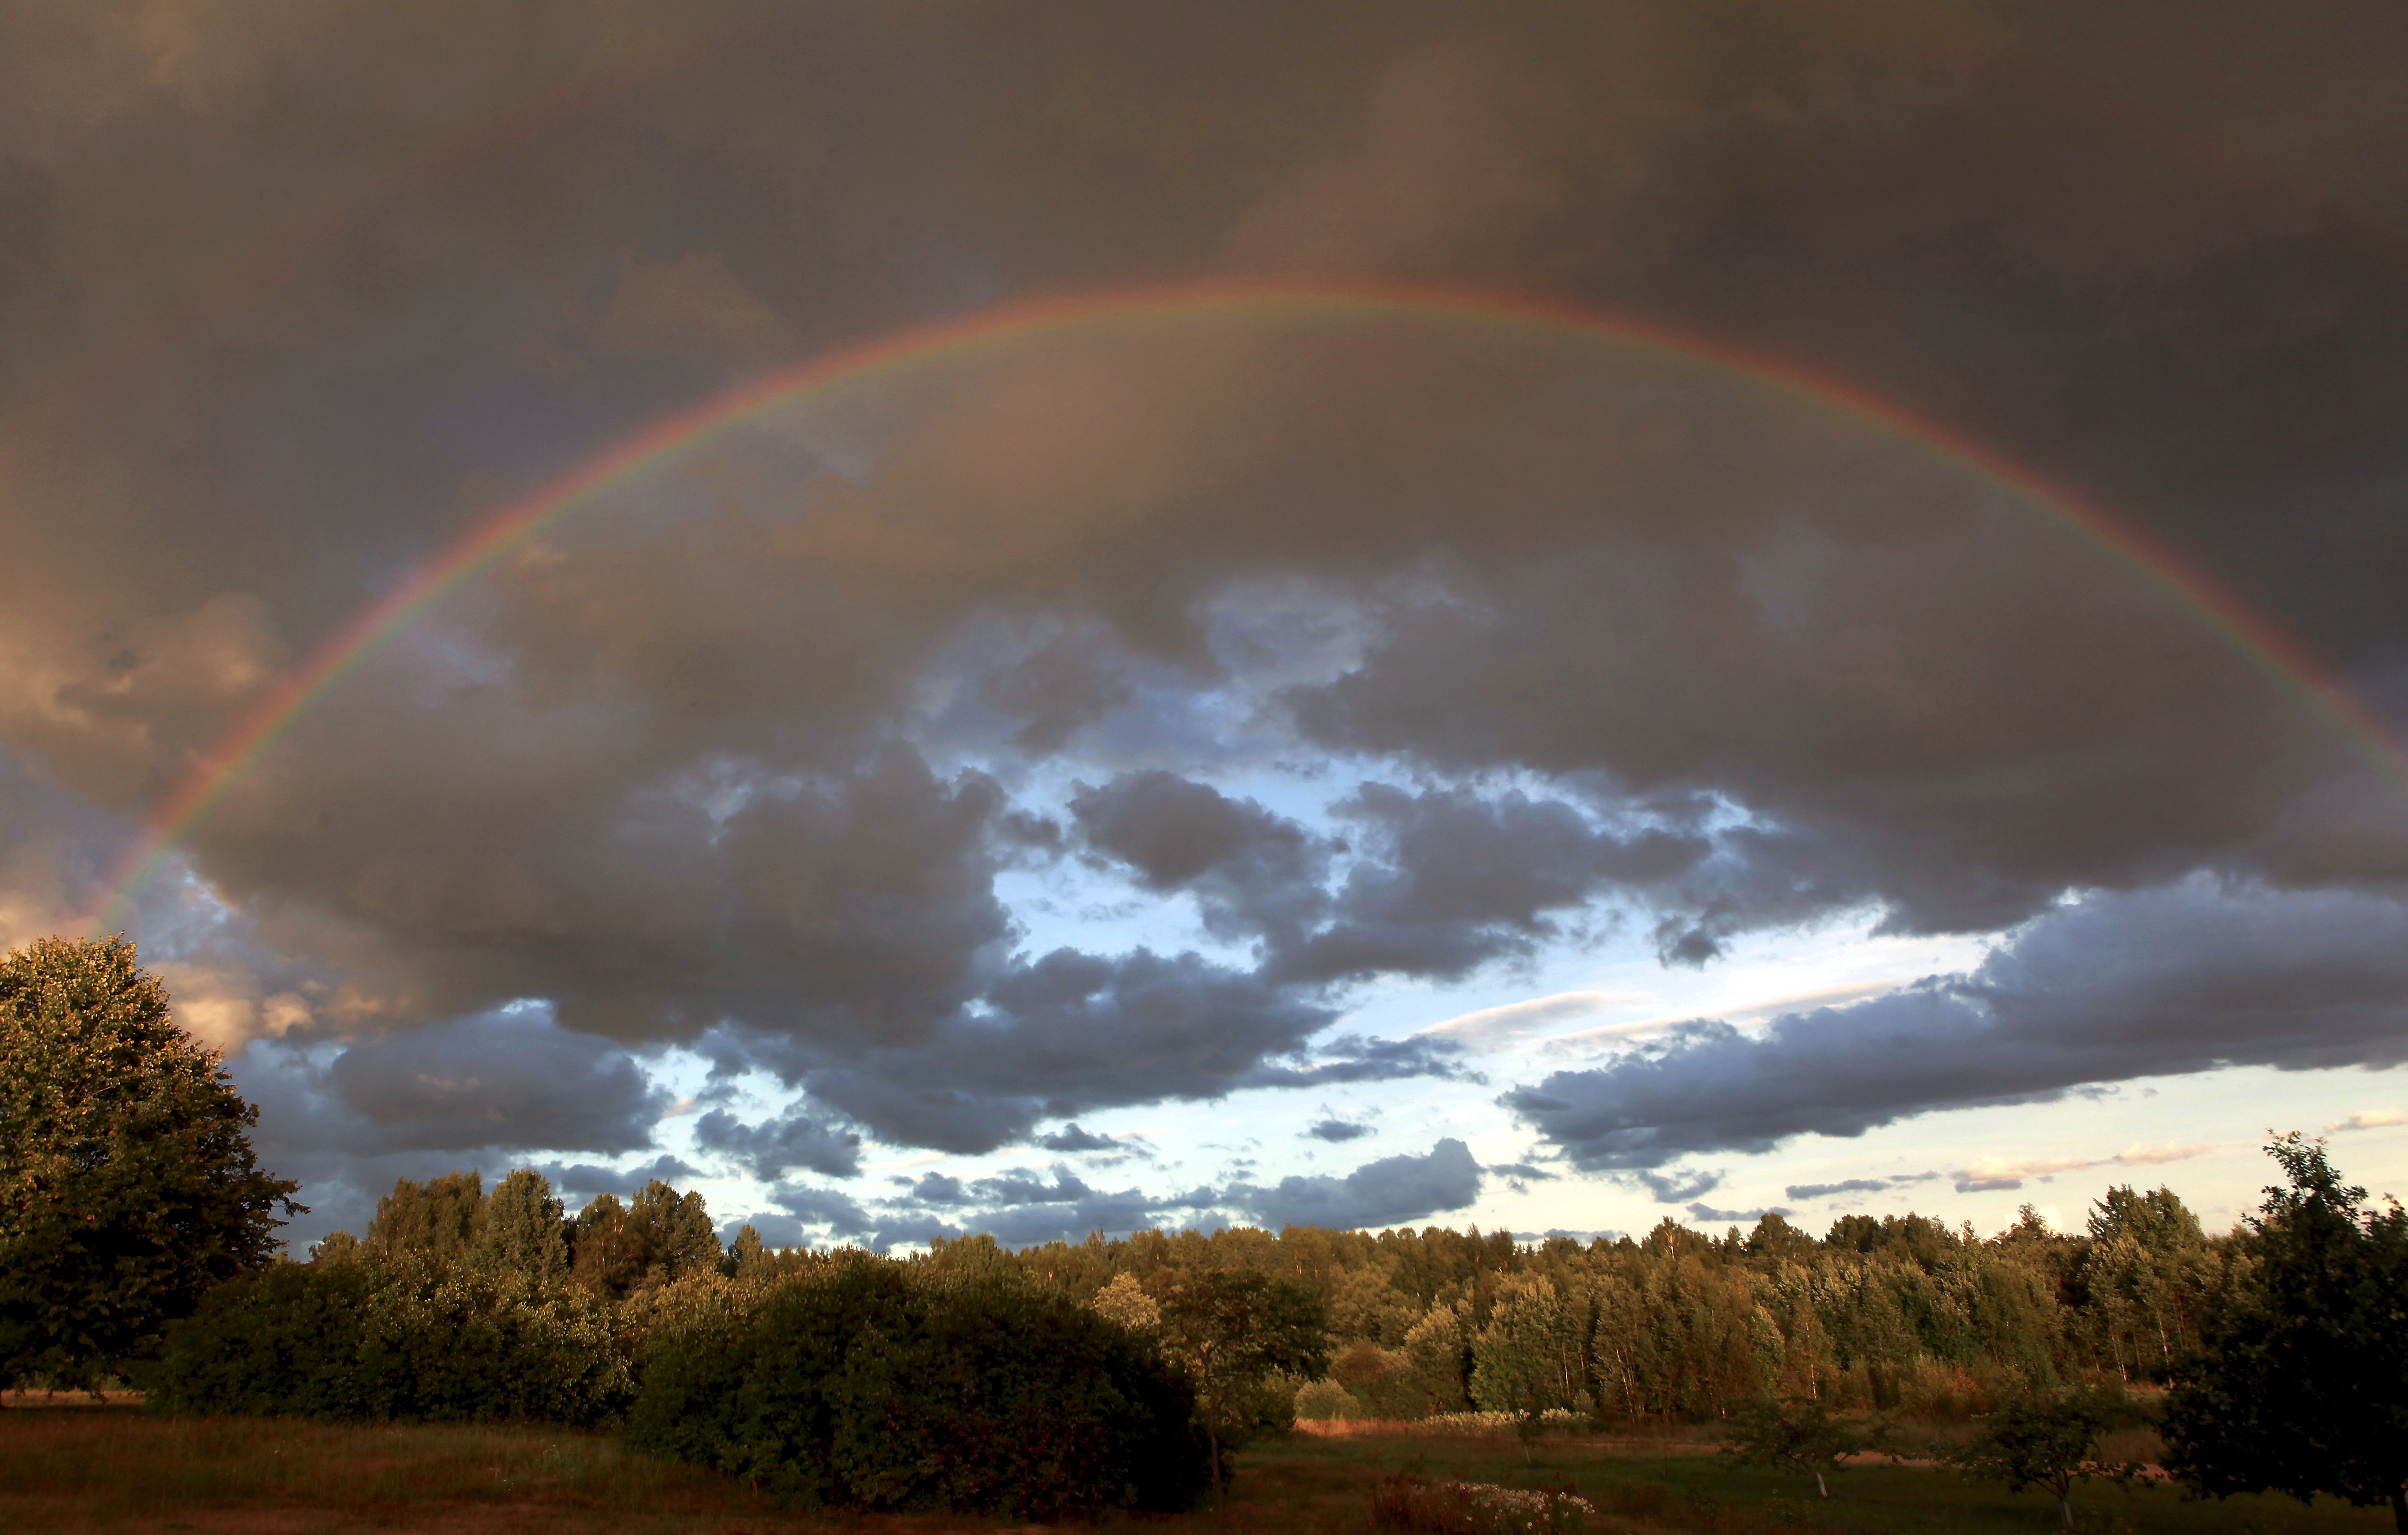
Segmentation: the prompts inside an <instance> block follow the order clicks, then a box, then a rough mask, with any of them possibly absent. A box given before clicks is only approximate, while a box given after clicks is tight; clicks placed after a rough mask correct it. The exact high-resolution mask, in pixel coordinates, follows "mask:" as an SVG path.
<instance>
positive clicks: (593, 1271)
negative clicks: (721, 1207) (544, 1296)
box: [569, 1178, 759, 1298]
mask: <svg viewBox="0 0 2408 1535" xmlns="http://www.w3.org/2000/svg"><path fill="white" fill-rule="evenodd" d="M754 1240H755V1241H758V1240H759V1239H758V1237H757V1236H756V1237H755V1238H754ZM569 1252H570V1269H571V1271H572V1272H573V1273H574V1275H575V1277H576V1279H577V1282H578V1283H579V1284H583V1285H585V1286H586V1287H587V1288H589V1289H592V1290H595V1291H597V1292H599V1293H601V1294H604V1295H608V1296H612V1297H619V1298H624V1297H626V1296H628V1295H631V1294H633V1293H635V1292H636V1291H637V1290H639V1289H644V1288H647V1287H649V1286H652V1285H657V1284H669V1283H671V1282H672V1281H674V1280H676V1279H677V1278H678V1277H679V1276H680V1275H681V1274H686V1273H691V1272H694V1271H695V1270H700V1269H704V1268H711V1269H716V1268H719V1267H721V1266H722V1265H723V1264H724V1262H725V1260H726V1255H725V1254H724V1252H723V1251H722V1250H721V1249H720V1245H719V1237H718V1234H717V1232H716V1230H715V1229H714V1228H713V1227H712V1226H711V1224H710V1211H709V1210H707V1209H705V1208H704V1205H703V1201H702V1196H701V1195H699V1194H680V1193H679V1192H678V1191H677V1190H676V1189H673V1188H671V1187H669V1185H668V1184H664V1183H662V1182H661V1181H660V1180H659V1179H657V1178H655V1179H653V1180H652V1182H651V1183H649V1184H645V1185H644V1186H643V1187H642V1188H641V1189H638V1191H637V1193H636V1197H635V1198H634V1199H633V1200H632V1201H630V1202H629V1203H627V1204H624V1205H623V1204H621V1203H620V1202H619V1200H618V1197H617V1196H615V1195H610V1194H605V1195H603V1196H601V1197H600V1198H596V1199H595V1201H594V1202H593V1203H591V1204H589V1205H587V1206H586V1207H585V1208H584V1209H583V1210H581V1211H579V1212H577V1219H576V1220H575V1221H574V1222H572V1223H571V1224H570V1227H569Z"/></svg>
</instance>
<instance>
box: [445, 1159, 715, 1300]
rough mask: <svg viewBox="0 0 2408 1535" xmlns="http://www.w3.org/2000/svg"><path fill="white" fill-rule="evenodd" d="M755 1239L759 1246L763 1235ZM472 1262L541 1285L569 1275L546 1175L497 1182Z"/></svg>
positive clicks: (524, 1174) (519, 1174)
mask: <svg viewBox="0 0 2408 1535" xmlns="http://www.w3.org/2000/svg"><path fill="white" fill-rule="evenodd" d="M746 1229H747V1230H750V1229H751V1227H746ZM753 1245H754V1246H755V1247H756V1248H757V1247H758V1246H759V1245H760V1238H758V1237H755V1238H753ZM472 1261H473V1262H475V1263H476V1264H477V1266H478V1267H480V1268H484V1269H493V1270H499V1271H501V1272H504V1273H512V1274H523V1275H525V1276H526V1277H527V1278H528V1279H531V1280H533V1281H535V1282H536V1283H537V1284H546V1285H551V1284H560V1283H562V1282H563V1281H564V1280H566V1278H567V1277H568V1242H567V1240H566V1237H565V1236H564V1235H563V1234H562V1231H561V1205H560V1201H559V1200H558V1199H555V1198H552V1184H551V1182H550V1181H549V1180H548V1179H546V1178H545V1177H544V1176H543V1174H541V1173H539V1172H537V1171H536V1170H535V1169H532V1168H521V1169H518V1170H517V1171H515V1172H513V1173H511V1174H510V1175H509V1177H507V1178H504V1179H503V1180H502V1181H501V1182H500V1183H498V1184H495V1185H494V1192H493V1194H492V1196H491V1197H490V1198H487V1199H486V1200H485V1210H484V1222H483V1229H482V1230H480V1232H479V1233H478V1234H477V1242H476V1246H475V1248H474V1250H473V1253H472Z"/></svg>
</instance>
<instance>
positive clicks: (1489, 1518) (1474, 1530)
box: [1371, 1472, 1597, 1535]
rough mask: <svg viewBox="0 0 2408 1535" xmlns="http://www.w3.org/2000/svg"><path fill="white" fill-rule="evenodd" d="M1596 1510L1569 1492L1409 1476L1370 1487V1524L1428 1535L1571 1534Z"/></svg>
mask: <svg viewBox="0 0 2408 1535" xmlns="http://www.w3.org/2000/svg"><path fill="white" fill-rule="evenodd" d="M1596 1512H1597V1511H1596V1510H1595V1509H1594V1508H1592V1507H1591V1506H1590V1505H1589V1502H1588V1500H1587V1499H1584V1498H1582V1497H1580V1496H1579V1495H1577V1494H1575V1493H1571V1492H1566V1491H1561V1490H1555V1489H1548V1488H1527V1487H1500V1486H1496V1485H1490V1484H1487V1483H1482V1482H1462V1481H1450V1482H1432V1481H1430V1480H1429V1479H1428V1478H1426V1477H1421V1476H1414V1475H1412V1474H1411V1473H1410V1472H1408V1473H1406V1474H1403V1475H1399V1476H1392V1477H1390V1478H1388V1479H1387V1480H1386V1481H1384V1482H1381V1483H1379V1484H1377V1485H1374V1486H1373V1487H1372V1489H1371V1520H1372V1522H1373V1523H1374V1524H1378V1525H1383V1526H1385V1527H1387V1528H1391V1529H1419V1530H1428V1531H1430V1532H1431V1535H1576V1532H1578V1531H1580V1530H1583V1529H1585V1528H1587V1527H1588V1520H1589V1516H1590V1515H1591V1514H1593V1513H1596Z"/></svg>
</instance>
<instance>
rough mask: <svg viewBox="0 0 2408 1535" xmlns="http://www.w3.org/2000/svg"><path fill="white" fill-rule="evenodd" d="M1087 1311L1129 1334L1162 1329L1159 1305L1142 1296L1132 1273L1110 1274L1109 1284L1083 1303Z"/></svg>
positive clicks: (1148, 1297)
mask: <svg viewBox="0 0 2408 1535" xmlns="http://www.w3.org/2000/svg"><path fill="white" fill-rule="evenodd" d="M1087 1309H1088V1310H1089V1311H1091V1312H1094V1313H1096V1314H1097V1315H1098V1316H1101V1317H1103V1318H1105V1319H1106V1320H1108V1321H1112V1322H1118V1323H1119V1324H1120V1325H1121V1326H1122V1327H1126V1328H1128V1329H1129V1330H1130V1331H1132V1332H1152V1331H1154V1329H1155V1328H1157V1327H1161V1326H1162V1307H1161V1305H1160V1304H1159V1303H1158V1302H1156V1301H1155V1299H1154V1297H1152V1296H1150V1295H1148V1294H1146V1293H1145V1286H1144V1285H1142V1284H1139V1283H1138V1282H1137V1276H1136V1275H1135V1274H1126V1273H1123V1274H1114V1275H1113V1276H1112V1282H1111V1284H1107V1285H1105V1286H1104V1287H1103V1288H1102V1289H1100V1290H1097V1292H1096V1294H1095V1298H1093V1299H1091V1300H1089V1301H1088V1302H1087Z"/></svg>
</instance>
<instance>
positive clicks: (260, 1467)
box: [0, 1396, 2390, 1535]
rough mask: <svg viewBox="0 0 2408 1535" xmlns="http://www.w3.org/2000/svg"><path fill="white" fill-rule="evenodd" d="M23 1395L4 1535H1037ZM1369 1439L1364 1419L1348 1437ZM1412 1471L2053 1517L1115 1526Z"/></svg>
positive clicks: (599, 1455) (460, 1432)
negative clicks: (1469, 1493) (1412, 1511)
mask: <svg viewBox="0 0 2408 1535" xmlns="http://www.w3.org/2000/svg"><path fill="white" fill-rule="evenodd" d="M64 1402H65V1399H56V1401H55V1402H52V1403H46V1402H45V1401H44V1399H42V1398H40V1397H38V1396H35V1397H19V1398H14V1399H11V1402H10V1406H9V1408H8V1410H7V1411H5V1412H0V1528H9V1529H29V1530H30V1529H43V1530H56V1531H61V1532H73V1531H85V1530H91V1531H108V1532H110V1535H133V1532H142V1535H149V1532H151V1531H167V1530H193V1531H223V1532H232V1531H245V1532H250V1531H265V1532H285V1531H291V1532H294V1535H299V1532H302V1531H309V1532H318V1531H350V1530H379V1531H408V1532H426V1535H437V1532H440V1535H486V1532H488V1531H490V1532H494V1535H500V1532H502V1531H513V1532H518V1531H524V1532H527V1535H552V1532H555V1531H556V1532H561V1535H566V1532H568V1531H604V1530H607V1531H626V1532H629V1535H703V1532H710V1535H738V1532H755V1535H758V1532H764V1531H771V1530H805V1529H844V1530H851V1531H860V1532H871V1531H876V1532H886V1535H940V1532H949V1531H957V1530H958V1531H987V1532H1000V1531H1004V1530H1008V1529H1013V1528H1031V1527H1024V1526H1013V1525H1011V1524H1009V1523H1006V1522H1003V1521H996V1520H981V1519H974V1518H965V1517H961V1516H957V1515H949V1514H921V1515H913V1514H851V1513H825V1512H820V1513H802V1512H794V1511H781V1510H778V1509H775V1508H773V1507H771V1506H770V1505H769V1504H768V1503H767V1501H766V1500H765V1499H761V1498H759V1497H757V1496H756V1495H754V1494H753V1492H752V1491H751V1490H750V1489H748V1488H747V1487H745V1486H744V1485H741V1484H739V1483H737V1482H735V1481H732V1480H731V1479H728V1478H725V1477H722V1476H719V1475H716V1474H713V1473H710V1472H708V1471H703V1470H695V1469H694V1468H691V1467H686V1466H681V1465H675V1464H671V1463H668V1462H666V1461H660V1460H654V1459H651V1458H648V1457H646V1456H639V1455H637V1454H634V1453H632V1452H630V1451H628V1450H626V1449H625V1448H624V1446H623V1445H622V1444H621V1442H619V1441H618V1440H617V1439H615V1438H613V1437H611V1436H609V1435H608V1434H601V1433H588V1432H581V1431H575V1430H567V1429H560V1428H548V1427H496V1426H467V1425H423V1426H394V1425H339V1426H338V1425H326V1424H317V1423H309V1422H303V1421H296V1420H292V1419H270V1418H183V1417H170V1416H164V1415H158V1414H152V1413H144V1412H142V1411H139V1410H138V1409H137V1408H135V1407H133V1406H132V1405H131V1404H127V1403H119V1404H112V1405H109V1406H102V1407H93V1406H82V1405H76V1406H68V1405H64ZM1350 1427H1353V1426H1350ZM1399 1471H1408V1472H1415V1473H1419V1474H1422V1475H1426V1476H1430V1477H1439V1478H1443V1477H1457V1476H1459V1477H1463V1478H1466V1479H1468V1480H1472V1481H1479V1482H1494V1483H1501V1484H1505V1485H1520V1486H1547V1487H1560V1488H1573V1489H1577V1490H1578V1491H1579V1492H1580V1493H1581V1494H1582V1495H1584V1497H1586V1498H1587V1499H1589V1500H1590V1501H1591V1502H1592V1503H1593V1504H1594V1505H1596V1507H1597V1508H1598V1517H1597V1518H1596V1519H1595V1520H1594V1521H1593V1522H1592V1523H1591V1525H1590V1527H1589V1528H1590V1530H1591V1531H1592V1532H1594V1535H1623V1532H1646V1531H1667V1532H1669V1531H1684V1532H1697V1535H1782V1532H1791V1531H1821V1530H1828V1531H1835V1532H1837V1531H1849V1532H1859V1531H1861V1532H1874V1531H1882V1532H1892V1531H1895V1532H1901V1535H1903V1532H1918V1535H1919V1532H1927V1531H1928V1532H1930V1535H1954V1532H1958V1531H1962V1532H1966V1535H1975V1532H1983V1535H1986V1532H1991V1531H1998V1532H2001V1535H2004V1532H2011V1531H2025V1532H2028V1531H2038V1530H2044V1529H2049V1528H2054V1527H2055V1511H2054V1508H2053V1507H2052V1505H2051V1504H2050V1503H2049V1501H2048V1500H2047V1499H2045V1498H2044V1497H2043V1496H2042V1495H2040V1494H2038V1493H2024V1494H2021V1495H2010V1494H2007V1493H2005V1492H2002V1491H2000V1489H1998V1488H1996V1487H1994V1486H1987V1485H1974V1484H1969V1483H1966V1482H1963V1481H1961V1480H1960V1479H1958V1478H1957V1477H1956V1476H1954V1475H1952V1474H1949V1473H1947V1472H1944V1471H1941V1470H1933V1469H1930V1468H1928V1467H1925V1466H1918V1465H1863V1466H1857V1467H1854V1468H1852V1469H1850V1470H1847V1471H1846V1472H1845V1473H1844V1474H1842V1475H1841V1476H1839V1477H1836V1478H1835V1479H1834V1481H1833V1487H1832V1493H1833V1496H1832V1498H1831V1499H1830V1500H1829V1501H1828V1502H1823V1501H1818V1500H1815V1499H1813V1497H1812V1492H1813V1487H1812V1484H1811V1483H1804V1482H1801V1481H1800V1480H1799V1479H1797V1478H1794V1477H1785V1476H1782V1475H1779V1474H1776V1473H1773V1472H1770V1471H1764V1470H1752V1469H1747V1468H1742V1467H1738V1466H1734V1465H1732V1464H1730V1463H1729V1462H1727V1461H1726V1460H1724V1459H1722V1458H1721V1457H1720V1456H1717V1455H1716V1454H1714V1445H1713V1442H1712V1439H1711V1437H1710V1436H1708V1435H1707V1434H1705V1433H1704V1432H1702V1431H1693V1432H1688V1433H1683V1434H1674V1435H1667V1436H1664V1437H1661V1438H1653V1439H1650V1438H1632V1437H1616V1438H1610V1439H1609V1438H1597V1437H1593V1436H1587V1435H1578V1436H1570V1437H1566V1438H1561V1439H1555V1440H1546V1441H1541V1442H1540V1443H1538V1444H1537V1445H1535V1446H1533V1447H1531V1448H1529V1449H1527V1450H1526V1449H1525V1448H1524V1446H1523V1445H1522V1444H1521V1443H1520V1442H1518V1441H1516V1440H1515V1439H1514V1438H1512V1436H1511V1435H1510V1434H1508V1435H1494V1436H1469V1437H1437V1436H1431V1435H1427V1434H1417V1433H1414V1432H1412V1431H1411V1429H1410V1426H1407V1425H1396V1426H1393V1427H1389V1428H1384V1429H1383V1430H1379V1431H1370V1432H1365V1431H1362V1430H1361V1428H1359V1427H1356V1428H1355V1431H1352V1432H1345V1433H1313V1432H1303V1431H1299V1432H1297V1433H1296V1434H1293V1435H1289V1436H1286V1437H1283V1438H1274V1439H1270V1440H1266V1441H1263V1442H1258V1443H1256V1444H1255V1445H1254V1446H1253V1447H1252V1448H1250V1449H1249V1450H1247V1451H1246V1452H1245V1453H1244V1455H1243V1456H1241V1457H1240V1462H1239V1473H1238V1480H1237V1484H1236V1487H1235V1489H1234V1491H1233V1494H1232V1496H1231V1498H1230V1500H1229V1506H1228V1508H1227V1509H1226V1512H1225V1513H1209V1512H1199V1513H1187V1514H1177V1515H1149V1514H1129V1513H1110V1514H1107V1515H1106V1516H1104V1517H1103V1518H1102V1519H1101V1520H1100V1521H1099V1523H1098V1525H1097V1527H1096V1528H1123V1527H1129V1535H1136V1530H1137V1528H1143V1529H1144V1530H1147V1531H1158V1532H1159V1535H1371V1531H1372V1529H1373V1528H1374V1527H1373V1525H1372V1522H1371V1516H1370V1513H1369V1503H1370V1494H1371V1489H1372V1488H1373V1486H1374V1485H1376V1484H1377V1483H1378V1482H1379V1481H1381V1480H1382V1479H1383V1478H1385V1477H1389V1476H1393V1475H1395V1474H1397V1473H1398V1472H1399ZM2076 1507H2077V1512H2078V1513H2079V1514H2080V1517H2081V1528H2084V1529H2092V1530H2100V1531H2118V1532H2126V1535H2176V1532H2198V1535H2294V1532H2296V1535H2353V1532H2359V1531H2364V1532H2369V1535H2372V1532H2373V1531H2378V1530H2382V1529H2386V1528H2388V1527H2389V1523H2390V1519H2389V1514H2388V1513H2386V1511H2384V1510H2381V1509H2350V1508H2346V1507H2342V1506H2338V1505H2333V1504H2329V1503H2325V1502H2319V1503H2318V1504H2317V1505H2316V1506H2315V1507H2314V1508H2306V1507H2302V1506H2301V1505H2300V1504H2299V1503H2297V1502H2295V1501H2293V1500H2291V1499H2284V1498H2242V1499H2230V1500H2229V1501H2226V1502H2221V1503H2216V1502H2197V1501H2188V1500H2186V1499H2184V1498H2183V1497H2182V1495H2181V1493H2180V1492H2178V1491H2177V1490H2175V1489H2173V1488H2171V1487H2167V1486H2162V1485H2160V1486H2144V1487H2133V1488H2128V1489H2127V1488H2121V1487H2117V1486H2114V1485H2086V1486H2085V1487H2084V1488H2083V1489H2082V1491H2081V1492H2080V1493H2079V1494H2078V1495H2077V1499H2076Z"/></svg>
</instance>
